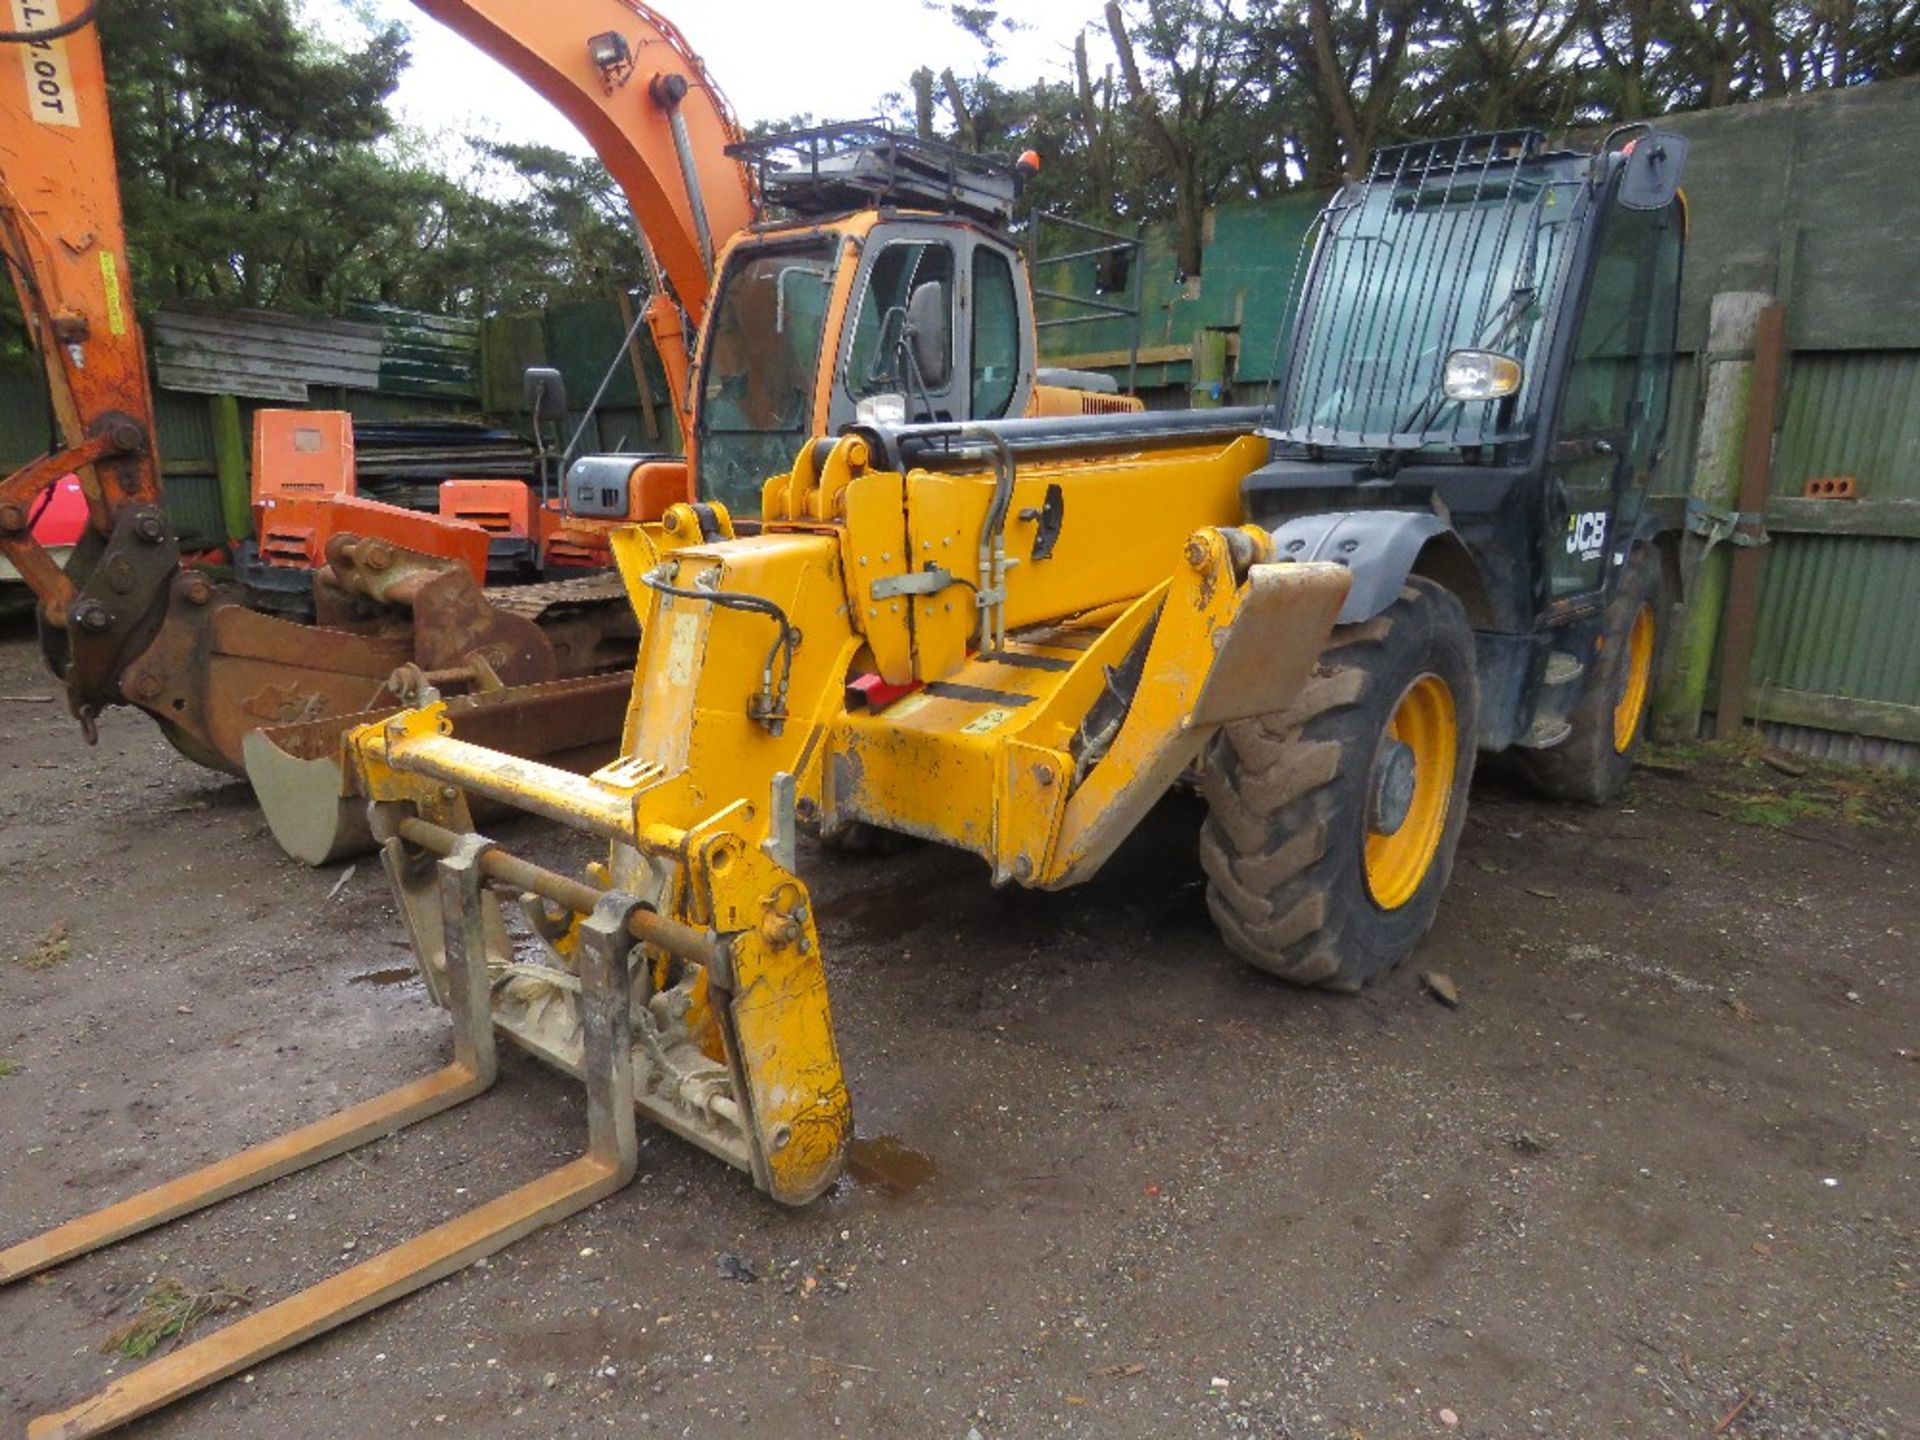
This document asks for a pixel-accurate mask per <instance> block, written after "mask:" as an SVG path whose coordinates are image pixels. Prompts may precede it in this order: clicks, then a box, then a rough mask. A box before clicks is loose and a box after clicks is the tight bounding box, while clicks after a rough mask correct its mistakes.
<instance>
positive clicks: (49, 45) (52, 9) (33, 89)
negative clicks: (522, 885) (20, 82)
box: [8, 0, 84, 125]
mask: <svg viewBox="0 0 1920 1440" xmlns="http://www.w3.org/2000/svg"><path fill="white" fill-rule="evenodd" d="M80 3H84V0H80ZM59 24H60V5H59V0H13V25H12V28H13V29H15V30H19V31H25V32H28V33H31V32H33V31H35V30H52V29H54V28H56V27H57V26H58V25H59ZM8 48H9V49H14V50H15V51H16V53H17V54H18V55H19V56H20V64H21V66H22V67H23V68H24V69H25V71H26V79H27V113H28V114H30V115H32V116H33V118H34V119H35V120H38V121H39V122H40V123H41V124H42V125H78V124H79V123H80V112H79V110H78V109H76V108H75V106H74V102H73V75H72V72H70V71H69V70H68V69H67V45H66V42H65V41H64V40H30V41H28V42H27V43H26V44H24V45H20V46H18V47H14V46H9V47H8Z"/></svg>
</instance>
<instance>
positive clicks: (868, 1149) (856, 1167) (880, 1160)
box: [847, 1135, 939, 1200]
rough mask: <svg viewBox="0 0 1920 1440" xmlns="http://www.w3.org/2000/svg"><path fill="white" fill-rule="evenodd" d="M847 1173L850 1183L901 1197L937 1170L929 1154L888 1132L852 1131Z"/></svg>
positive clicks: (923, 1183) (932, 1175)
mask: <svg viewBox="0 0 1920 1440" xmlns="http://www.w3.org/2000/svg"><path fill="white" fill-rule="evenodd" d="M847 1173H848V1174H849V1175H851V1176H852V1177H853V1179H854V1183H856V1184H858V1185H863V1186H865V1187H866V1188H867V1189H869V1190H878V1191H879V1192H880V1193H881V1194H882V1195H887V1196H890V1197H892V1198H893V1199H895V1200H904V1199H905V1198H906V1197H907V1196H909V1195H911V1194H913V1193H914V1192H915V1191H916V1190H918V1189H919V1188H920V1187H921V1186H922V1185H925V1184H926V1183H927V1182H928V1181H929V1180H931V1179H933V1178H934V1176H935V1175H937V1174H938V1173H939V1170H938V1167H936V1166H935V1165H934V1163H933V1157H932V1156H931V1155H923V1154H921V1153H920V1152H919V1151H918V1150H915V1149H913V1148H912V1147H911V1146H908V1145H903V1144H902V1143H901V1142H900V1141H899V1139H898V1138H896V1137H895V1136H892V1135H856V1136H855V1137H854V1139H853V1144H852V1145H850V1146H848V1147H847Z"/></svg>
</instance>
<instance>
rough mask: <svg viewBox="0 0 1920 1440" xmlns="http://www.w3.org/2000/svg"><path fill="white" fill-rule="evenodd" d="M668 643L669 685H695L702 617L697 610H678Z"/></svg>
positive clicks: (674, 615)
mask: <svg viewBox="0 0 1920 1440" xmlns="http://www.w3.org/2000/svg"><path fill="white" fill-rule="evenodd" d="M669 634H670V636H671V638H670V639H669V640H668V641H667V683H668V684H669V685H674V686H681V685H690V684H692V683H693V658H694V652H695V651H696V650H697V649H698V648H699V646H700V615H699V612H698V611H695V610H676V611H674V614H673V629H672V630H671V631H670V632H669Z"/></svg>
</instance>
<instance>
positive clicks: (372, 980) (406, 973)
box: [347, 965, 420, 985]
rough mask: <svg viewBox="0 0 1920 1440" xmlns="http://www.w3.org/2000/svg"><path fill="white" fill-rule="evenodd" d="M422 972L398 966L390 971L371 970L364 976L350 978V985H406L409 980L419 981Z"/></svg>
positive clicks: (406, 966) (409, 967)
mask: <svg viewBox="0 0 1920 1440" xmlns="http://www.w3.org/2000/svg"><path fill="white" fill-rule="evenodd" d="M419 978H420V972H419V971H417V970H415V969H414V968H413V966H411V965H396V966H394V967H393V968H392V969H390V970H369V971H367V973H366V974H364V975H353V976H349V977H348V980H347V983H348V984H350V985H404V984H406V983H407V982H408V981H409V980H418V979H419Z"/></svg>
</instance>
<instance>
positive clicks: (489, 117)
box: [306, 0, 1103, 154]
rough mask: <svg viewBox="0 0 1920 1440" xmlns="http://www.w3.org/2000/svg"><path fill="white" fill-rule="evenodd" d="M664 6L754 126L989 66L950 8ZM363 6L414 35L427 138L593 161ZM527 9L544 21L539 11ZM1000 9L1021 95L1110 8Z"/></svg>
mask: <svg viewBox="0 0 1920 1440" xmlns="http://www.w3.org/2000/svg"><path fill="white" fill-rule="evenodd" d="M652 3H653V5H654V8H655V9H657V10H659V11H660V12H661V13H662V14H664V15H666V16H667V17H668V18H669V19H671V20H672V21H673V22H674V23H675V24H676V25H678V26H679V27H680V29H681V30H682V31H683V32H684V33H685V35H686V37H687V40H688V42H689V43H690V44H692V46H693V48H694V49H695V50H696V51H697V52H698V53H699V54H700V55H701V57H702V58H704V59H705V60H706V62H707V68H708V70H709V71H710V72H711V73H712V75H713V77H714V79H715V80H716V81H718V82H719V85H720V88H721V89H722V90H723V91H724V92H725V93H726V96H727V98H728V100H730V101H731V102H732V104H733V107H734V110H735V112H736V113H737V114H738V115H739V117H740V120H741V122H742V123H743V124H752V123H753V122H754V121H756V120H782V119H785V118H786V117H788V116H791V115H796V114H803V113H811V114H812V115H813V116H815V117H816V118H817V119H820V120H856V119H860V118H863V117H864V116H867V115H870V114H872V113H873V112H874V109H875V107H876V102H877V101H878V99H879V97H880V96H881V95H883V94H885V93H886V92H887V91H889V90H904V89H905V88H906V84H907V77H908V75H910V74H911V73H912V72H913V70H914V68H915V67H916V66H920V65H931V66H933V67H934V68H935V69H936V70H938V69H939V68H940V67H941V66H943V65H951V66H952V67H953V68H954V70H955V71H956V72H957V73H959V74H962V75H965V74H968V73H970V72H972V71H974V70H976V69H977V68H978V67H979V64H980V61H981V59H982V55H981V50H980V47H979V45H977V44H976V43H975V42H974V41H973V39H972V38H971V37H969V36H968V35H967V34H966V32H964V31H963V30H961V29H960V28H959V27H957V26H956V25H954V24H953V23H952V21H951V20H949V19H948V18H947V15H946V10H945V7H944V6H942V7H941V10H940V12H939V13H937V14H936V13H934V12H931V11H929V10H927V9H926V8H925V7H924V6H923V5H922V4H921V3H920V0H862V3H847V0H700V3H697V4H696V3H693V0H652ZM306 5H307V10H308V13H309V14H310V15H313V16H315V17H316V18H317V19H319V20H320V21H321V23H322V26H323V28H324V29H325V30H326V31H327V32H328V33H329V34H331V35H333V36H335V37H336V38H340V39H346V38H348V37H350V36H351V35H352V34H353V33H354V22H353V21H352V20H351V19H350V18H349V17H350V14H351V10H350V8H349V6H348V5H346V4H345V3H343V0H306ZM356 8H357V7H356ZM364 8H365V9H366V10H367V11H369V12H371V13H372V14H373V15H374V16H375V17H377V18H379V19H381V20H386V19H393V20H398V21H400V22H402V23H403V24H405V25H406V27H407V28H408V30H409V31H411V32H412V35H413V45H412V55H413V63H412V65H411V66H410V67H409V68H408V70H407V73H406V76H405V78H403V79H402V80H401V82H400V88H399V90H398V92H397V93H396V94H395V96H394V108H395V109H396V110H397V111H398V113H399V116H400V118H401V119H402V120H403V121H404V122H405V123H407V124H409V125H412V126H415V127H417V128H419V129H421V130H424V131H427V132H429V133H438V132H441V131H444V130H446V129H447V128H449V127H451V128H453V129H455V130H458V131H462V132H466V131H473V132H478V133H482V134H488V135H491V136H495V137H498V138H501V139H515V140H534V141H540V142H542V143H545V144H549V145H560V146H564V147H566V148H568V149H570V150H574V151H577V152H579V153H581V154H586V153H588V151H587V147H586V145H585V144H584V143H583V142H582V141H581V139H580V137H579V136H578V134H577V133H576V132H575V131H574V130H573V128H572V127H571V126H570V125H568V124H567V122H566V121H565V120H563V119H561V118H560V116H559V115H558V114H557V113H556V112H555V111H554V110H553V109H552V108H551V107H550V106H548V105H547V103H546V102H545V101H543V100H542V99H541V98H540V97H539V96H538V95H536V94H534V93H533V91H531V90H529V89H528V88H527V87H526V86H525V85H524V84H522V83H521V82H520V81H519V80H517V79H516V78H515V77H514V76H513V75H512V74H510V73H509V72H507V71H506V70H505V69H503V68H501V67H500V66H499V65H497V64H495V63H494V62H493V61H492V60H490V59H489V58H487V57H486V56H485V55H482V54H481V53H480V52H479V51H478V50H476V49H474V48H473V47H472V46H471V45H469V44H467V42H466V41H464V40H462V39H461V38H460V37H459V36H457V35H455V34H454V33H453V32H452V31H450V30H448V29H446V28H445V27H444V26H442V25H441V24H439V23H438V22H437V21H435V20H432V19H430V18H429V17H428V16H427V15H426V14H425V13H424V12H422V11H420V10H417V9H415V8H414V7H413V5H412V4H410V3H409V0H365V4H364ZM528 8H529V10H531V11H533V12H536V13H537V12H538V9H539V6H538V3H537V0H534V3H531V4H529V7H528ZM609 8H611V6H610V7H609ZM1001 8H1002V10H1003V12H1004V13H1006V14H1009V15H1011V16H1013V17H1014V18H1016V19H1018V20H1020V21H1022V22H1024V23H1025V24H1026V25H1027V26H1028V27H1029V28H1027V29H1026V30H1023V31H1022V32H1020V33H1018V34H1015V35H1012V36H1010V37H1008V39H1007V40H1006V42H1005V45H1004V47H1003V48H1004V49H1005V50H1006V52H1007V60H1006V62H1005V64H1004V65H1003V66H1002V68H1001V69H1000V70H999V72H998V74H999V76H1000V78H1001V79H1002V80H1004V81H1006V82H1008V83H1015V84H1017V83H1022V82H1027V81H1031V80H1033V79H1035V78H1037V77H1039V76H1041V75H1047V76H1053V77H1057V78H1064V77H1065V76H1066V75H1067V74H1068V73H1070V67H1071V50H1072V45H1073V37H1074V35H1075V33H1076V32H1077V31H1078V30H1079V29H1080V28H1081V25H1082V24H1085V23H1087V22H1089V21H1092V20H1094V19H1096V18H1097V17H1098V16H1099V14H1100V4H1099V0H1003V4H1002V6H1001ZM1075 17H1079V18H1075ZM583 39H584V37H583ZM1094 53H1095V54H1096V55H1100V54H1102V53H1103V47H1096V49H1095V51H1094ZM1095 63H1096V64H1099V63H1101V62H1099V61H1097V60H1096V62H1095Z"/></svg>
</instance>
